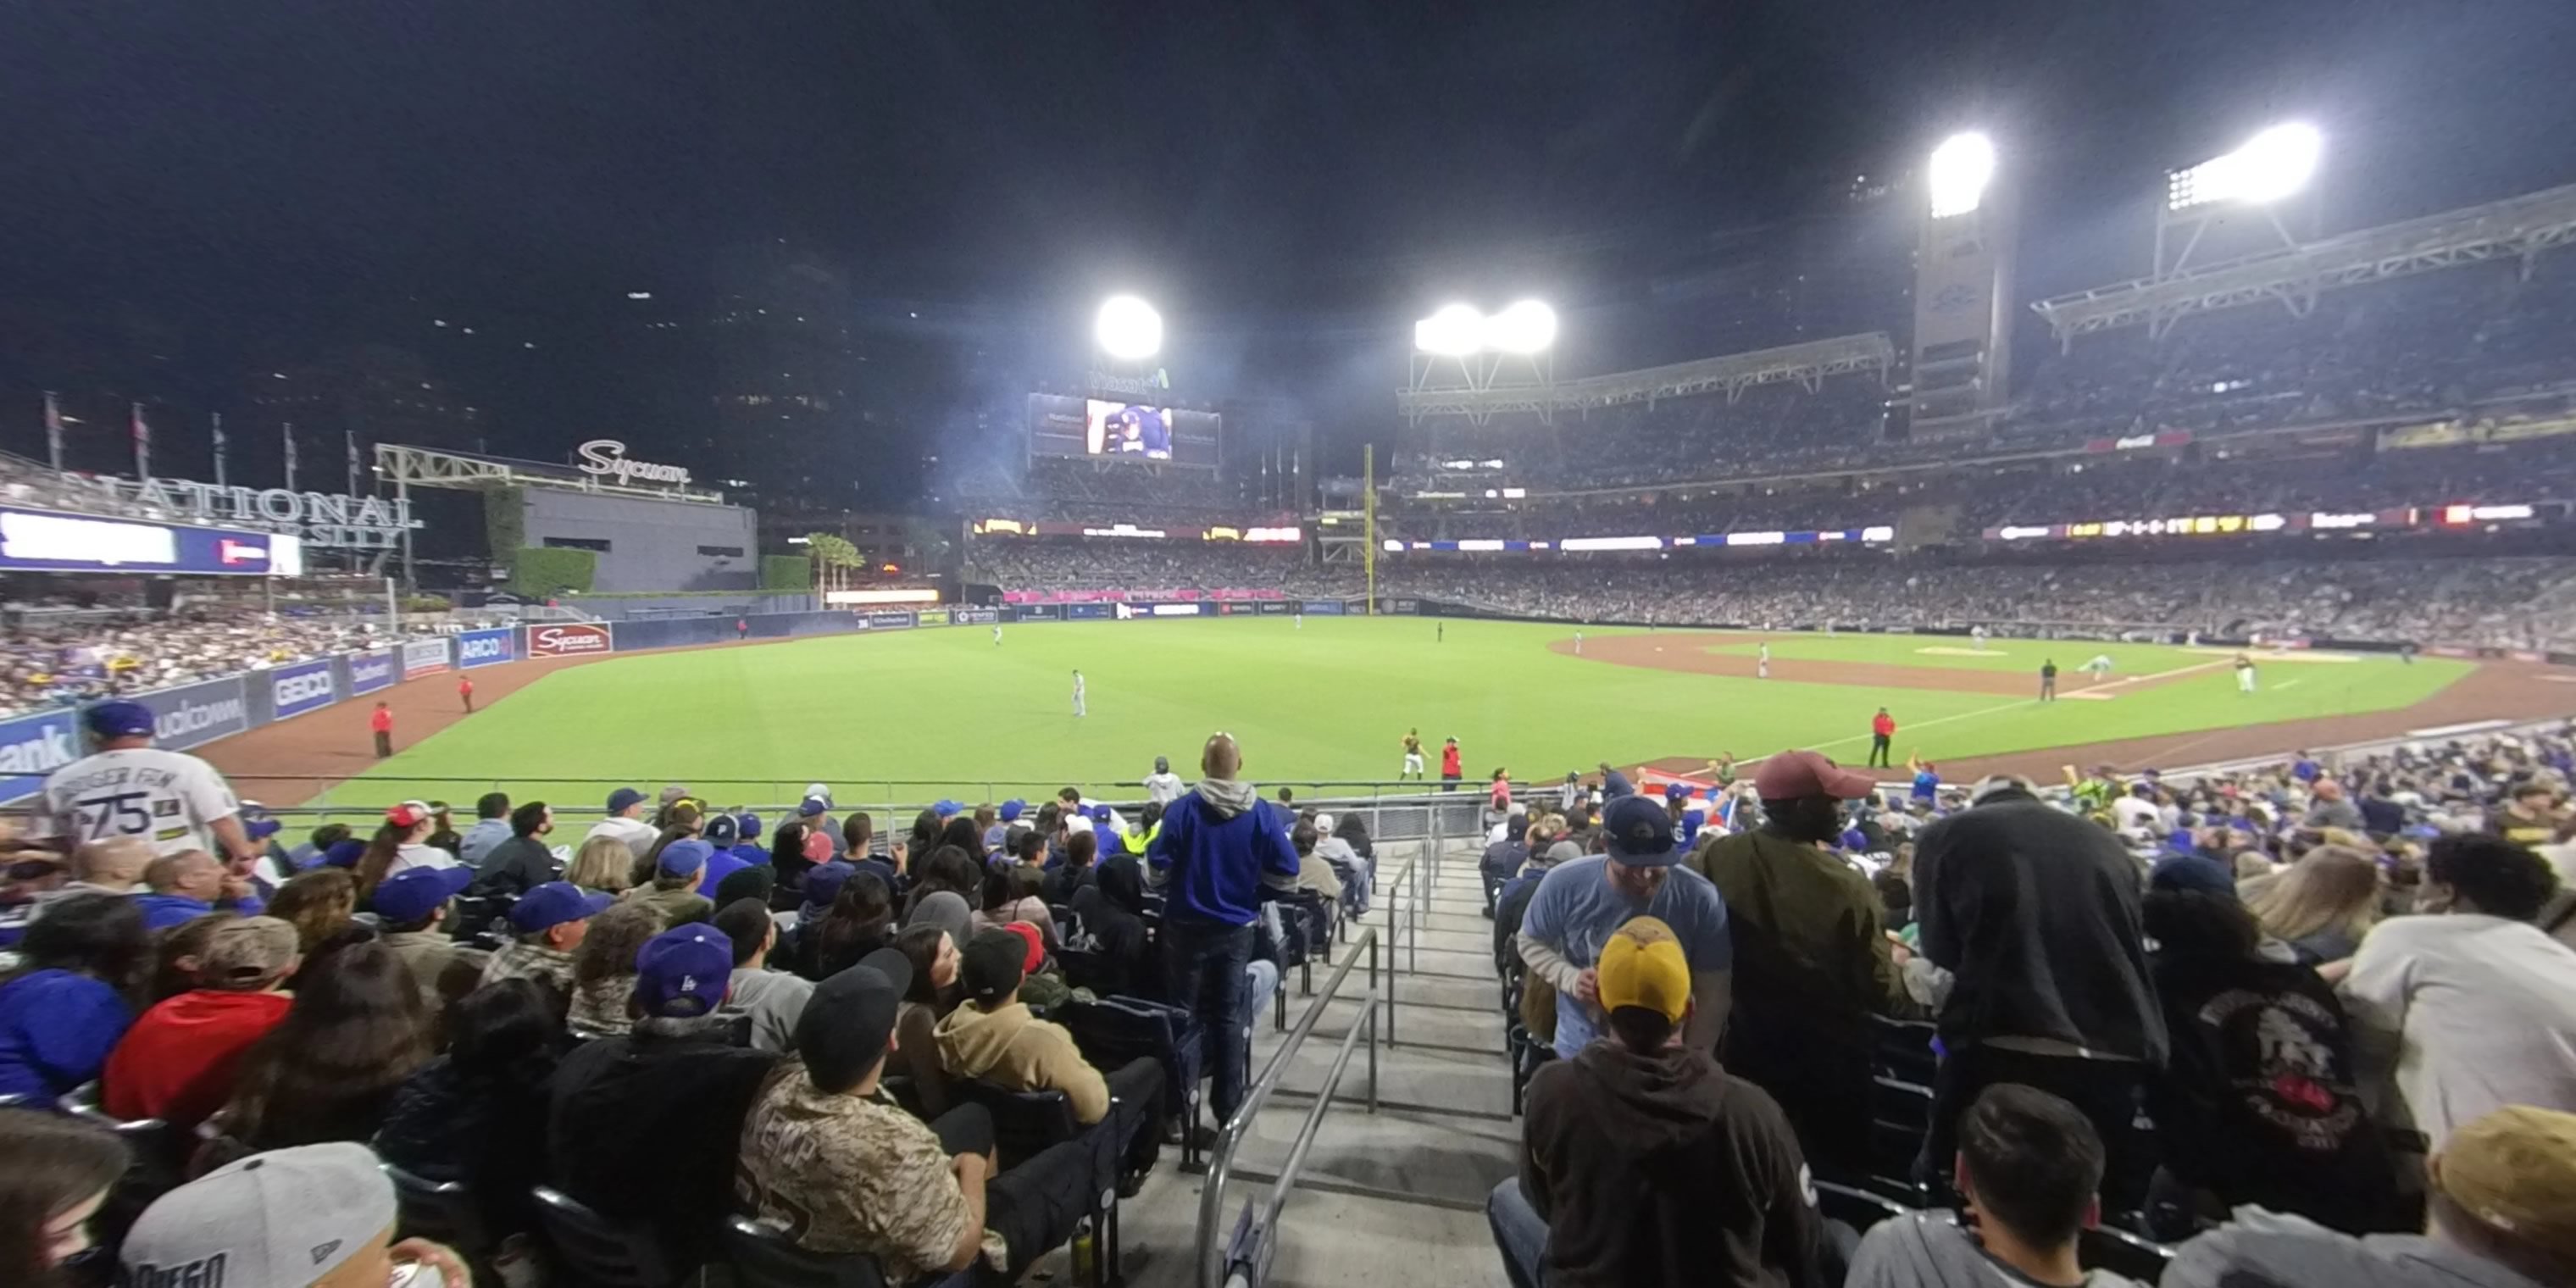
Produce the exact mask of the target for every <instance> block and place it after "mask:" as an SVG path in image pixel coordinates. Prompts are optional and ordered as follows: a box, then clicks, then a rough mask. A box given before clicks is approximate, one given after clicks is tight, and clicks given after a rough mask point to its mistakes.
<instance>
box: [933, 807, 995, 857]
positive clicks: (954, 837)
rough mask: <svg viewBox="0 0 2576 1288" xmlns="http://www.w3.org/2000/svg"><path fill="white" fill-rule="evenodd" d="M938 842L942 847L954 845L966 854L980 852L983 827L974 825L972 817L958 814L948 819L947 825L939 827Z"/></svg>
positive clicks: (982, 840) (982, 842)
mask: <svg viewBox="0 0 2576 1288" xmlns="http://www.w3.org/2000/svg"><path fill="white" fill-rule="evenodd" d="M939 844H940V845H941V846H942V847H946V846H951V845H953V846H956V847H957V848H958V849H959V850H962V851H964V852H966V853H968V854H982V853H983V852H984V829H982V828H980V827H977V826H975V820H974V819H973V818H972V817H969V816H968V815H964V814H960V815H958V816H957V817H955V818H952V819H950V820H948V823H947V825H946V826H944V827H942V828H940V829H939Z"/></svg>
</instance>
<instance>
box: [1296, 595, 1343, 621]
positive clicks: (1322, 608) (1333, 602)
mask: <svg viewBox="0 0 2576 1288" xmlns="http://www.w3.org/2000/svg"><path fill="white" fill-rule="evenodd" d="M1297 608H1298V611H1300V612H1304V613H1308V614H1311V615H1313V616H1316V617H1339V616H1341V615H1342V601H1340V600H1338V599H1309V600H1304V601H1302V602H1300V603H1299V604H1298V605H1297Z"/></svg>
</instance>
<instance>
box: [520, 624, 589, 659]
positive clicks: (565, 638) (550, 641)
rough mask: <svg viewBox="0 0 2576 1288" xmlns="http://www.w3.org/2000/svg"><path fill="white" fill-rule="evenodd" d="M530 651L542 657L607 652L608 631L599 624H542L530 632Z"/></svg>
mask: <svg viewBox="0 0 2576 1288" xmlns="http://www.w3.org/2000/svg"><path fill="white" fill-rule="evenodd" d="M528 651H529V652H531V653H534V654H537V655H538V656H540V657H562V656H564V655H566V654H570V653H605V652H607V651H608V631H607V629H606V628H604V627H599V626H540V627H537V628H536V629H534V630H531V631H529V632H528Z"/></svg>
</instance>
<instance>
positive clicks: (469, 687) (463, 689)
mask: <svg viewBox="0 0 2576 1288" xmlns="http://www.w3.org/2000/svg"><path fill="white" fill-rule="evenodd" d="M456 691H457V692H459V693H472V692H473V691H474V682H473V681H472V680H458V681H457V682H456Z"/></svg>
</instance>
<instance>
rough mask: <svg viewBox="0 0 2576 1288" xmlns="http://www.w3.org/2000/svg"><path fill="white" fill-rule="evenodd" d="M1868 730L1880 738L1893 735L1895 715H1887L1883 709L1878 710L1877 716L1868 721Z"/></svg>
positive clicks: (1894, 732) (1894, 731)
mask: <svg viewBox="0 0 2576 1288" xmlns="http://www.w3.org/2000/svg"><path fill="white" fill-rule="evenodd" d="M1869 731H1870V732H1871V733H1874V734H1877V735H1878V736H1879V737H1881V738H1889V737H1894V736H1895V734H1896V717H1894V716H1892V715H1889V714H1887V713H1886V712H1884V711H1881V712H1879V713H1878V716H1877V718H1876V719H1873V720H1871V721H1870V722H1869Z"/></svg>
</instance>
